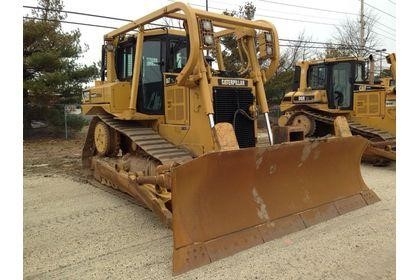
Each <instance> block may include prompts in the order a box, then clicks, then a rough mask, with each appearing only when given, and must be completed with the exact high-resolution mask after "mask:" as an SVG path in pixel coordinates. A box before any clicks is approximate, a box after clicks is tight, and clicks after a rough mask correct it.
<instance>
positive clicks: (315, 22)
mask: <svg viewBox="0 0 420 280" xmlns="http://www.w3.org/2000/svg"><path fill="white" fill-rule="evenodd" d="M260 1H261V0H260ZM190 5H192V6H197V7H205V6H204V5H201V4H192V3H190ZM209 8H211V9H213V10H218V11H225V9H221V8H216V7H210V6H209ZM255 15H256V16H261V17H267V18H275V19H282V20H289V21H296V22H307V23H314V24H322V25H331V26H335V25H336V24H334V23H327V22H319V21H309V20H299V19H293V18H283V17H276V16H269V15H262V14H255Z"/></svg>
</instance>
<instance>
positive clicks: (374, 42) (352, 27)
mask: <svg viewBox="0 0 420 280" xmlns="http://www.w3.org/2000/svg"><path fill="white" fill-rule="evenodd" d="M377 21H378V19H377V16H376V15H374V14H372V13H371V12H369V13H368V14H367V15H366V19H365V24H364V26H365V28H364V38H363V44H362V43H361V42H360V32H361V30H360V29H361V28H360V24H361V23H360V21H359V20H356V19H355V20H350V19H348V18H347V19H346V21H345V22H344V23H343V24H341V25H340V26H338V27H336V30H337V33H336V34H335V35H334V36H333V40H334V41H335V42H336V44H335V45H333V44H330V45H329V46H327V48H326V55H329V56H331V55H334V54H335V55H336V54H339V55H341V56H343V55H344V56H362V57H364V56H367V55H368V54H369V53H371V52H372V50H374V49H375V48H376V47H377V46H378V38H377V37H376V34H375V33H374V32H373V28H374V27H375V24H376V22H377Z"/></svg>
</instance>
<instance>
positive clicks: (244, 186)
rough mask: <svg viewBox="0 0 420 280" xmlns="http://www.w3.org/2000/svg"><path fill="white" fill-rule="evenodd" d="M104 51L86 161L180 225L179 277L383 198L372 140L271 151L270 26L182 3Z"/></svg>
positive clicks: (100, 176) (109, 38)
mask: <svg viewBox="0 0 420 280" xmlns="http://www.w3.org/2000/svg"><path fill="white" fill-rule="evenodd" d="M162 19H165V20H166V22H169V21H170V20H172V21H175V22H176V21H179V23H180V24H179V25H178V27H179V26H180V27H181V28H178V27H177V26H176V25H175V26H170V25H166V26H161V25H160V24H161V23H162V21H161V20H162ZM223 38H230V40H234V42H236V47H235V49H234V50H232V49H226V48H224V47H223V46H222V44H221V42H222V40H223ZM235 50H236V51H237V54H238V57H239V59H238V60H237V61H236V62H235V63H234V65H231V64H229V65H228V64H227V63H224V61H225V60H226V56H227V55H229V54H232V53H233V51H235ZM102 54H103V56H102V58H103V59H102V71H101V73H102V77H101V80H100V81H96V82H95V85H94V86H93V87H92V88H90V89H88V90H87V91H85V92H84V93H83V104H82V111H83V113H84V114H86V115H91V116H92V120H91V122H90V126H89V130H88V134H87V136H86V141H85V145H84V147H83V154H82V160H83V166H84V167H85V168H86V170H89V171H90V172H92V174H93V177H94V178H95V179H96V180H97V181H99V182H101V183H102V184H104V185H107V186H110V187H113V188H116V189H119V190H121V191H123V192H125V193H127V194H129V195H131V196H132V197H134V198H135V199H136V200H137V201H138V202H139V204H141V205H143V206H145V207H147V208H149V209H151V210H152V211H153V212H154V213H155V214H156V215H158V216H159V217H160V218H161V220H162V221H163V223H164V224H166V225H168V226H169V227H171V228H172V230H173V240H174V249H173V273H174V274H179V273H183V272H185V271H188V270H190V269H193V268H195V267H198V266H201V265H204V264H207V263H209V262H212V261H215V260H218V259H220V258H223V257H226V256H229V255H232V254H234V253H236V252H238V251H241V250H244V249H247V248H250V247H252V246H255V245H257V244H260V243H263V242H266V241H269V240H272V239H273V238H278V237H281V236H283V235H285V234H288V233H291V232H294V231H298V230H301V229H305V228H306V227H309V226H311V225H313V224H316V223H319V222H322V221H325V220H327V219H330V218H333V217H336V216H338V215H340V214H343V213H346V212H348V211H351V210H354V209H357V208H360V207H363V206H365V205H368V204H371V203H374V202H376V201H378V200H379V198H378V197H377V196H376V194H375V193H374V192H373V191H371V190H370V189H369V188H368V187H367V186H366V185H365V183H364V181H363V179H362V176H361V174H360V158H361V155H362V153H363V150H364V149H365V147H366V145H367V140H365V139H364V138H362V137H359V136H350V137H330V138H328V139H322V140H318V139H316V140H311V141H299V142H291V143H284V144H274V142H275V139H273V133H272V131H271V127H270V122H269V118H268V106H267V101H266V95H265V91H264V86H263V85H264V83H265V82H266V80H267V79H269V78H270V77H272V76H273V74H274V73H275V71H276V69H277V67H278V61H279V43H278V35H277V32H276V29H275V27H274V26H273V25H272V24H271V23H269V22H267V21H264V20H256V21H250V20H245V19H239V18H234V17H231V16H226V15H219V14H215V13H211V12H206V11H201V10H197V9H194V8H192V7H191V6H189V5H187V4H185V3H179V2H175V3H173V4H170V5H168V6H165V7H163V8H161V9H159V10H157V11H155V12H153V13H150V14H148V15H146V16H144V17H142V18H140V19H137V20H135V21H133V22H131V23H129V24H127V25H124V26H122V27H120V28H118V29H116V30H114V31H112V32H110V33H108V34H106V35H105V36H104V45H103V48H102ZM225 64H226V65H225ZM258 114H263V115H264V118H265V120H266V125H265V128H264V131H265V132H264V133H265V134H266V135H267V138H268V139H269V144H268V145H265V146H264V147H260V145H257V144H258V140H259V138H258V137H257V136H258V130H259V129H260V128H257V118H258Z"/></svg>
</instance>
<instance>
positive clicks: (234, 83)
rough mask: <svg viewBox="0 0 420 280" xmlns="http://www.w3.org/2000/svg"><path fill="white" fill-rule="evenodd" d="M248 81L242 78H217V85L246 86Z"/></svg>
mask: <svg viewBox="0 0 420 280" xmlns="http://www.w3.org/2000/svg"><path fill="white" fill-rule="evenodd" d="M247 85H248V81H247V80H244V79H219V86H240V87H243V86H247Z"/></svg>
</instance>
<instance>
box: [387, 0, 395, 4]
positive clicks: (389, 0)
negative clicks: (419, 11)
mask: <svg viewBox="0 0 420 280" xmlns="http://www.w3.org/2000/svg"><path fill="white" fill-rule="evenodd" d="M387 1H388V2H390V3H392V4H394V5H395V2H393V1H391V0H387Z"/></svg>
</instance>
